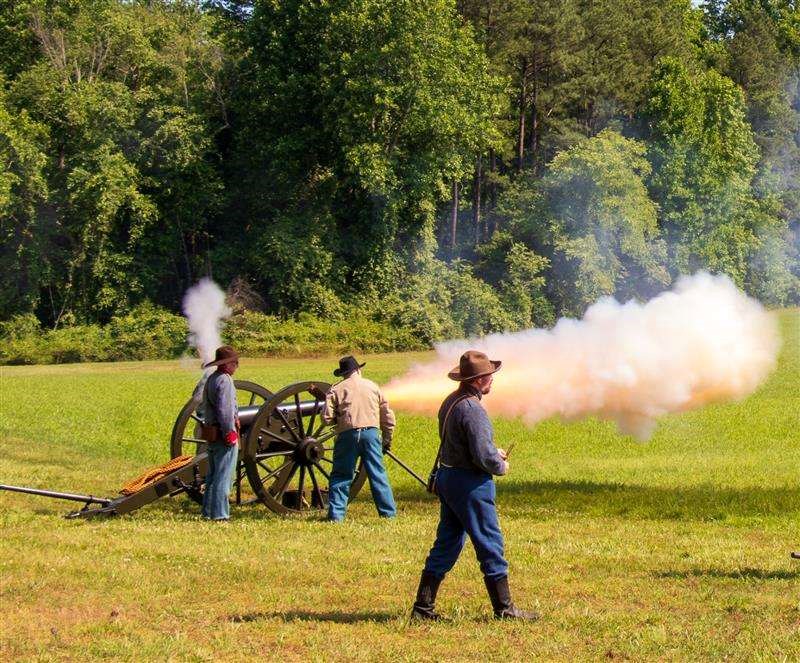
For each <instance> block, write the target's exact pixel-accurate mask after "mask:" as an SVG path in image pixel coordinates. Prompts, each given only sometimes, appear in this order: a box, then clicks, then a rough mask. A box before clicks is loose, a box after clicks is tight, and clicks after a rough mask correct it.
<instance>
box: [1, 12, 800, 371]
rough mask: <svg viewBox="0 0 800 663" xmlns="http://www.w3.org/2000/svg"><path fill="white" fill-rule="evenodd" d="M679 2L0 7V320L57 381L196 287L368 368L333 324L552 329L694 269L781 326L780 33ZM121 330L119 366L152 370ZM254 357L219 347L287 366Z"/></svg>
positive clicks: (796, 100)
mask: <svg viewBox="0 0 800 663" xmlns="http://www.w3.org/2000/svg"><path fill="white" fill-rule="evenodd" d="M695 4H696V3H693V2H691V1H690V0H669V1H667V2H664V1H657V0H632V1H629V0H625V1H623V0H593V1H592V2H588V0H561V1H559V2H556V1H555V0H480V1H478V0H431V1H430V2H426V3H417V2H412V1H411V0H333V1H331V2H324V3H320V2H316V1H314V0H207V1H205V2H200V3H198V2H195V0H18V1H17V2H11V3H4V4H2V5H0V278H1V279H2V281H3V283H4V286H5V287H4V288H3V291H2V293H0V320H7V321H8V320H12V319H13V320H20V319H21V318H18V317H14V316H19V315H26V314H33V315H34V316H35V318H36V319H37V320H38V321H39V322H40V323H41V325H42V329H41V330H40V331H39V332H37V334H38V336H37V337H41V338H44V337H45V336H47V334H50V333H51V332H52V333H53V334H54V335H53V336H52V337H48V338H49V341H48V342H51V343H52V344H53V345H54V348H56V349H55V350H54V353H55V355H53V354H52V353H50V354H48V352H49V351H45V350H42V351H39V350H35V351H34V350H32V349H31V348H28V349H27V350H24V351H21V352H20V357H23V356H24V357H33V356H34V355H36V356H40V357H46V356H47V357H51V359H53V358H54V359H55V360H58V361H66V360H67V359H70V360H71V358H76V357H77V358H84V357H90V356H91V357H105V358H114V357H113V356H112V354H111V350H110V349H109V348H108V347H106V346H105V345H104V343H106V342H107V341H108V339H110V334H112V331H111V330H112V328H116V327H115V325H118V324H120V323H119V321H120V320H124V319H126V317H127V316H128V315H133V314H134V312H136V314H137V315H141V316H143V319H151V317H150V313H147V311H150V310H157V311H160V310H161V308H165V309H167V310H169V311H171V312H177V311H178V309H179V304H180V300H181V297H182V294H183V293H184V292H185V290H186V288H187V287H188V286H189V285H191V284H192V283H193V282H194V281H196V280H197V279H198V277H200V276H212V277H214V278H215V279H216V280H217V281H219V282H221V283H223V284H227V283H239V284H242V283H244V284H247V287H248V288H250V289H251V290H252V292H253V293H254V294H255V298H251V299H252V301H257V302H259V304H258V306H257V308H258V309H259V312H261V313H264V314H265V315H266V316H268V319H269V321H270V322H269V324H270V325H273V326H275V325H277V326H278V327H281V328H283V327H286V329H293V326H294V325H296V324H303V325H308V326H310V327H311V328H312V329H315V330H316V333H318V334H319V336H320V338H323V339H327V340H325V341H324V343H325V347H331V348H332V347H337V348H339V347H343V345H342V344H344V343H345V342H346V343H349V344H351V345H352V346H353V347H363V344H367V345H369V344H370V343H372V341H370V340H365V339H361V341H359V340H358V338H357V336H356V335H354V334H350V335H345V336H341V334H342V333H343V332H341V329H343V328H344V325H345V324H346V322H347V321H348V320H349V321H350V324H351V325H353V328H354V329H359V330H360V331H359V333H363V334H365V335H367V336H370V337H371V338H375V339H377V340H376V341H375V345H376V347H377V346H380V347H387V348H400V347H409V348H411V347H418V346H419V345H420V344H431V343H433V342H435V341H436V340H439V339H442V338H446V337H454V336H464V335H481V334H486V333H490V332H494V331H500V330H504V329H519V328H524V327H527V326H531V325H539V326H546V325H550V324H552V323H553V322H554V321H555V318H556V316H557V315H562V314H569V315H580V314H581V313H582V312H583V310H584V308H585V307H586V306H587V304H589V303H591V302H592V301H593V300H594V299H596V298H597V297H598V296H601V295H604V294H613V295H615V296H617V297H619V298H622V299H626V298H630V297H639V298H644V297H648V296H650V295H652V294H653V293H654V292H656V291H658V290H660V289H662V288H664V287H666V286H667V285H668V284H669V283H670V282H671V280H672V279H673V278H674V277H676V276H677V275H679V274H681V273H684V272H691V271H695V270H697V269H701V268H702V269H709V270H711V271H717V272H725V273H728V274H729V275H730V276H731V277H733V278H734V279H735V281H736V282H737V283H738V284H739V285H740V286H742V287H743V288H745V289H746V290H747V291H748V292H749V293H751V294H753V295H755V296H757V297H759V298H760V299H762V300H763V301H764V302H766V303H768V304H770V305H775V306H778V305H785V304H789V303H797V302H798V301H800V280H798V279H799V277H800V263H799V262H798V259H797V258H798V255H797V248H796V247H797V245H798V239H797V238H798V236H800V234H799V233H800V186H799V185H798V181H800V177H798V175H799V174H800V78H798V75H797V72H798V71H800V18H798V16H800V14H798V12H797V10H796V8H795V6H794V3H792V2H789V1H788V0H770V1H769V2H764V1H762V0H728V1H726V2H722V1H717V0H709V1H707V2H705V3H703V4H702V5H701V6H700V7H697V6H695ZM151 304H152V305H153V306H155V307H156V308H154V309H149V308H148V306H150V305H151ZM245 310H246V306H245ZM238 313H239V314H242V311H238ZM159 315H160V314H159ZM158 317H159V316H158V315H156V316H155V318H152V319H158ZM356 320H357V321H358V322H357V323H356V322H354V321H356ZM114 321H117V322H114ZM298 321H302V323H299V322H298ZM162 323H163V324H164V326H165V329H166V330H167V331H166V332H165V333H166V336H165V338H164V339H162V340H163V341H164V343H165V347H166V349H165V350H163V352H164V353H166V355H170V354H171V353H173V352H175V351H176V350H175V348H176V347H177V346H173V345H172V342H173V340H174V336H173V335H174V334H175V333H178V327H177V326H175V325H173V324H172V322H171V320H170V319H166V318H165V319H163V320H162ZM96 324H97V325H100V326H98V327H94V326H93V325H96ZM154 324H155V323H154ZM362 324H363V325H364V327H363V328H362V327H359V325H362ZM318 325H319V327H318ZM326 325H328V326H329V327H326ZM84 329H85V330H86V335H87V336H86V338H87V339H93V340H91V345H92V346H93V347H96V348H97V350H96V351H95V350H93V351H91V352H84V351H83V349H81V348H80V347H79V346H80V345H81V343H80V341H81V339H80V333H81V332H80V331H75V330H84ZM90 329H91V330H92V331H91V332H90V331H88V330H90ZM94 330H102V331H98V332H97V333H95V331H94ZM131 333H132V336H131V338H132V339H134V338H135V339H138V340H131V344H130V345H125V344H124V343H123V344H122V345H121V346H120V347H123V348H124V349H123V350H120V356H126V357H137V356H154V355H153V353H154V352H155V351H154V350H153V349H152V346H151V345H150V343H151V342H150V341H143V340H142V339H143V338H145V337H146V336H147V333H148V332H145V330H144V329H141V330H134V331H132V332H131ZM286 333H287V334H288V337H291V338H293V339H300V340H296V341H292V343H295V345H296V347H304V348H305V347H307V345H306V341H304V340H302V338H301V337H302V335H301V334H300V332H299V331H298V330H294V331H291V332H288V331H287V332H286ZM34 336H36V334H29V335H28V336H26V338H33V337H34ZM237 338H238V337H237ZM269 338H271V337H269V336H265V337H264V339H262V340H261V341H258V342H256V341H255V340H254V339H250V338H249V337H248V338H244V337H242V338H241V339H239V340H240V341H241V342H243V343H251V344H252V348H253V351H254V352H259V353H260V352H272V351H273V350H272V349H274V348H285V349H286V351H289V352H291V351H292V350H291V349H290V348H291V347H293V346H291V343H288V342H287V344H286V345H284V344H283V342H282V341H279V340H274V339H273V340H269ZM168 339H169V340H168ZM337 339H338V340H337ZM15 342H16V341H15ZM20 342H21V341H20ZM109 342H110V341H109ZM181 342H182V341H181ZM359 342H360V343H361V344H362V345H359ZM87 343H88V341H87ZM175 343H177V340H175ZM19 347H22V346H19ZM31 347H33V346H31ZM37 347H38V346H37ZM370 347H372V345H370ZM59 348H60V349H59ZM37 353H38V355H37ZM4 356H5V355H4ZM37 361H38V360H37Z"/></svg>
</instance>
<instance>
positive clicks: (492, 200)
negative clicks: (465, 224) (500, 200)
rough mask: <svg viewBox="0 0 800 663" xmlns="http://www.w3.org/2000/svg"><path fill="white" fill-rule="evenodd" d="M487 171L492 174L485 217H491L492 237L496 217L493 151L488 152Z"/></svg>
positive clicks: (494, 158)
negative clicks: (487, 209)
mask: <svg viewBox="0 0 800 663" xmlns="http://www.w3.org/2000/svg"><path fill="white" fill-rule="evenodd" d="M489 170H490V171H491V173H492V178H491V182H490V183H489V211H488V213H487V215H486V216H487V217H488V216H489V215H491V217H492V227H491V229H490V230H491V234H492V235H493V234H494V233H495V231H496V230H497V215H496V214H495V212H494V211H495V209H497V178H496V177H495V174H496V173H497V154H495V151H494V150H489Z"/></svg>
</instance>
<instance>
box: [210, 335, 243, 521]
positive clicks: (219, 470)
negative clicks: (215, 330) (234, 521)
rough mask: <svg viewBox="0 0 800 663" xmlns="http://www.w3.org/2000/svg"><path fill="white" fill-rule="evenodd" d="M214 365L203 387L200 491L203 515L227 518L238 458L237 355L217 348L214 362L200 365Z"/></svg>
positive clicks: (216, 518) (212, 518)
mask: <svg viewBox="0 0 800 663" xmlns="http://www.w3.org/2000/svg"><path fill="white" fill-rule="evenodd" d="M210 366H216V367H217V370H216V371H214V372H213V373H212V374H211V375H209V376H208V380H206V384H205V387H204V388H203V404H202V406H201V411H202V413H203V418H204V421H203V439H205V440H207V441H208V473H207V474H206V489H205V492H204V493H203V511H202V514H203V517H204V518H208V519H209V520H220V521H224V520H228V519H229V518H230V504H229V502H228V493H230V492H231V482H232V479H233V470H234V468H235V467H236V461H237V459H238V458H239V445H238V442H239V419H238V415H239V407H238V405H237V404H236V386H235V385H234V383H233V374H234V372H236V369H237V368H238V366H239V355H238V354H237V353H236V350H234V349H233V348H232V347H231V346H229V345H223V346H222V347H219V348H217V351H216V355H215V358H214V361H211V362H209V363H207V364H206V365H205V366H203V368H209V367H210Z"/></svg>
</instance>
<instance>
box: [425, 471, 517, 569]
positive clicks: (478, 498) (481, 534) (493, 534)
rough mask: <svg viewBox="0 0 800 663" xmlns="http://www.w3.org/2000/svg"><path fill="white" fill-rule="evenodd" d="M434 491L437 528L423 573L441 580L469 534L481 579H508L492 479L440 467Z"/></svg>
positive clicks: (475, 473) (470, 472)
mask: <svg viewBox="0 0 800 663" xmlns="http://www.w3.org/2000/svg"><path fill="white" fill-rule="evenodd" d="M436 487H437V490H438V493H439V502H440V503H441V510H440V514H439V527H438V529H437V530H436V541H435V542H434V544H433V548H431V551H430V553H428V559H426V560H425V571H427V572H428V573H431V574H433V575H434V576H436V577H437V578H443V577H444V575H445V574H446V573H447V572H448V571H449V570H450V569H452V568H453V565H454V564H455V563H456V560H457V559H458V556H459V555H460V554H461V550H462V548H463V547H464V541H465V539H466V535H467V534H469V538H470V540H471V541H472V545H473V547H474V548H475V555H476V557H477V558H478V562H480V565H481V571H483V575H484V576H486V577H487V578H489V579H490V580H497V579H499V578H502V577H504V576H507V575H508V562H507V561H506V559H505V557H504V556H503V534H502V532H501V531H500V523H499V522H498V520H497V509H496V507H495V503H494V499H495V486H494V481H493V480H492V477H491V476H490V475H489V474H486V473H483V472H481V473H479V472H473V471H472V470H462V469H459V468H455V467H442V468H440V469H439V472H438V474H437V475H436Z"/></svg>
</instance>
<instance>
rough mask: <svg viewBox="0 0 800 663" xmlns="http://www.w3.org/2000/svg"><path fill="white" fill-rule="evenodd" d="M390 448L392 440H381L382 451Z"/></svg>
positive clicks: (384, 451)
mask: <svg viewBox="0 0 800 663" xmlns="http://www.w3.org/2000/svg"><path fill="white" fill-rule="evenodd" d="M391 449H392V441H391V440H384V441H383V453H386V452H387V451H391Z"/></svg>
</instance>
